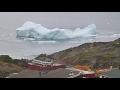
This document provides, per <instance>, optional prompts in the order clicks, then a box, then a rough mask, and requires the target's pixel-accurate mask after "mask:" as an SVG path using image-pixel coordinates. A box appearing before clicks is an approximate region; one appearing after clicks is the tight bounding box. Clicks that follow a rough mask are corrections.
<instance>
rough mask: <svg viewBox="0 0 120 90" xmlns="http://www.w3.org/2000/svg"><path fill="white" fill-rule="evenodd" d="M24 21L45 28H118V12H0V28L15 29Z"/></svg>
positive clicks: (119, 19) (119, 17) (119, 18)
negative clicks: (90, 26)
mask: <svg viewBox="0 0 120 90" xmlns="http://www.w3.org/2000/svg"><path fill="white" fill-rule="evenodd" d="M26 21H32V22H36V23H39V24H41V25H42V26H44V27H46V28H56V27H58V28H77V27H86V26H87V25H89V24H92V23H94V24H96V26H97V27H98V28H107V25H108V23H110V26H109V27H110V28H112V29H113V28H115V27H116V28H119V26H120V25H119V24H120V12H0V27H2V25H3V26H8V27H11V28H14V29H15V28H17V27H20V26H21V25H23V24H24V23H25V22H26Z"/></svg>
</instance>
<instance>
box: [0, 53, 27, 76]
mask: <svg viewBox="0 0 120 90" xmlns="http://www.w3.org/2000/svg"><path fill="white" fill-rule="evenodd" d="M26 67H27V62H26V61H25V60H17V59H15V60H14V59H12V58H11V57H9V56H8V55H0V78H5V77H6V76H8V75H9V74H12V73H18V72H20V71H22V70H24V69H25V68H26Z"/></svg>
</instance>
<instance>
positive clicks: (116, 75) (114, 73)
mask: <svg viewBox="0 0 120 90" xmlns="http://www.w3.org/2000/svg"><path fill="white" fill-rule="evenodd" d="M101 75H105V76H108V77H110V78H120V70H112V71H108V72H104V73H102V74H101Z"/></svg>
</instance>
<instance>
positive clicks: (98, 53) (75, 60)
mask: <svg viewBox="0 0 120 90" xmlns="http://www.w3.org/2000/svg"><path fill="white" fill-rule="evenodd" d="M46 58H49V59H51V60H53V61H54V62H59V63H63V64H66V65H70V66H75V65H88V66H90V67H91V69H93V70H94V69H102V68H108V67H109V66H110V65H112V66H113V68H116V67H118V65H120V39H117V40H115V41H111V42H94V43H85V44H83V45H80V46H78V47H74V48H69V49H66V50H63V51H60V52H56V53H53V54H51V55H45V54H42V55H39V56H38V57H36V59H39V60H41V59H42V60H45V59H46Z"/></svg>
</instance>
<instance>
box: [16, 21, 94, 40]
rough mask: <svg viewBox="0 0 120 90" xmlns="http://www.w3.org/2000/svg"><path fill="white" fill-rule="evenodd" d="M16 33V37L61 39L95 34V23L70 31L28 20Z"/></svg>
mask: <svg viewBox="0 0 120 90" xmlns="http://www.w3.org/2000/svg"><path fill="white" fill-rule="evenodd" d="M16 33H17V37H24V38H34V39H37V40H38V39H39V40H62V39H71V38H77V37H88V36H91V35H96V25H95V24H91V25H88V26H87V27H85V28H83V29H80V28H77V29H75V30H74V31H72V30H69V29H59V28H54V29H47V28H45V27H43V26H42V25H41V24H36V23H34V22H30V21H28V22H26V23H25V24H23V26H22V27H19V28H17V29H16Z"/></svg>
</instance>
